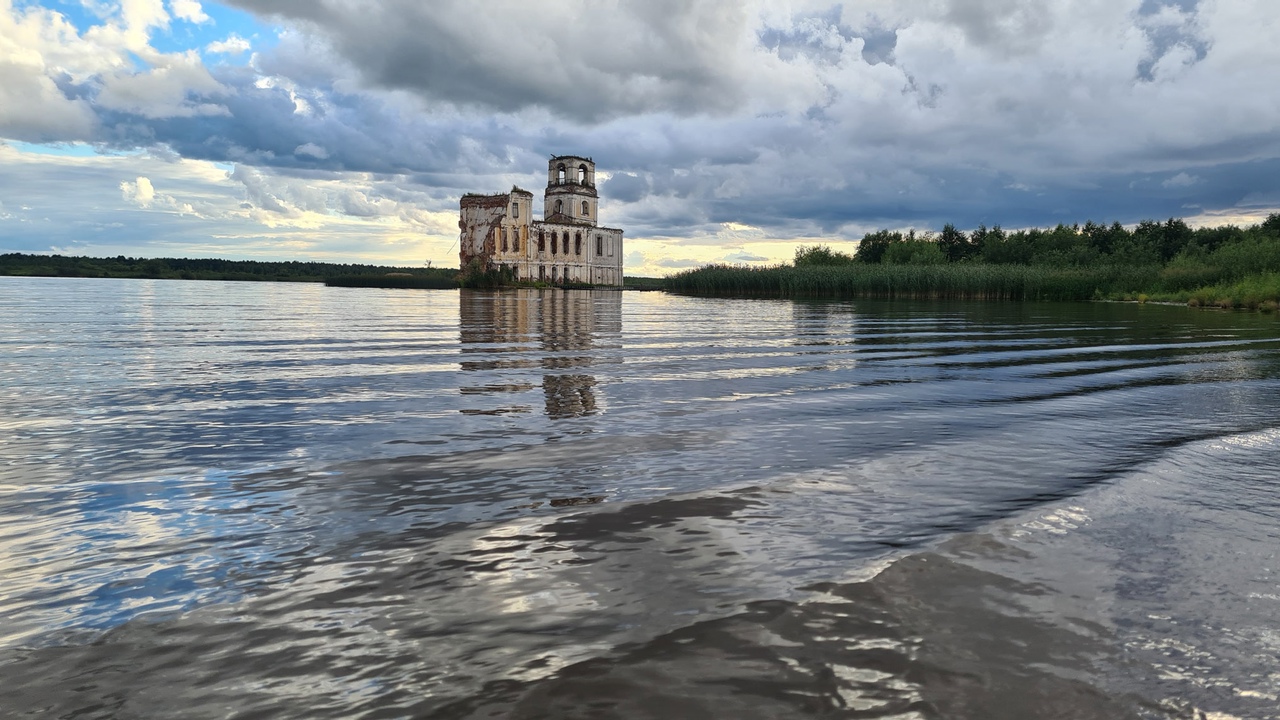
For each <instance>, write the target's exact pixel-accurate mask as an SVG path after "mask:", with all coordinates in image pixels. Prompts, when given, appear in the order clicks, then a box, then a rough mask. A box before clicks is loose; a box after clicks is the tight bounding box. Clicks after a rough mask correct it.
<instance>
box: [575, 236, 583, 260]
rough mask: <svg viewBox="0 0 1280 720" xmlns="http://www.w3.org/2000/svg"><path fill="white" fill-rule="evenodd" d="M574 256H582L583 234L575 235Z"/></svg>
mask: <svg viewBox="0 0 1280 720" xmlns="http://www.w3.org/2000/svg"><path fill="white" fill-rule="evenodd" d="M573 254H574V255H581V254H582V233H574V234H573Z"/></svg>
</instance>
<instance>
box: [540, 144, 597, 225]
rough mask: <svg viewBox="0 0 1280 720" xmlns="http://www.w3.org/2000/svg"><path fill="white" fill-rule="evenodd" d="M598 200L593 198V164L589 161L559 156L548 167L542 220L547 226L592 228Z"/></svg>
mask: <svg viewBox="0 0 1280 720" xmlns="http://www.w3.org/2000/svg"><path fill="white" fill-rule="evenodd" d="M599 204H600V196H599V195H597V194H596V164H595V163H594V162H592V161H591V158H584V157H577V156H575V155H561V156H559V157H553V158H551V161H550V162H549V163H547V191H546V193H545V194H544V195H543V209H542V217H543V218H544V219H545V220H546V221H547V222H571V223H577V224H583V225H595V224H596V218H598V217H599V215H598V214H597V209H598V206H599Z"/></svg>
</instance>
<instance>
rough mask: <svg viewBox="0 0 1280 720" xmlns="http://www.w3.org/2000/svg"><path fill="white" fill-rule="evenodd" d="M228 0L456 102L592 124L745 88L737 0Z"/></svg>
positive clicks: (708, 105)
mask: <svg viewBox="0 0 1280 720" xmlns="http://www.w3.org/2000/svg"><path fill="white" fill-rule="evenodd" d="M230 4H232V5H238V6H239V7H242V8H244V9H246V10H250V11H253V12H256V13H259V14H263V15H270V16H274V17H278V18H284V19H287V20H289V21H294V22H300V23H303V24H304V26H305V27H309V28H312V29H313V30H314V31H315V32H317V33H318V34H319V35H321V36H323V37H324V38H326V40H327V41H328V42H330V43H332V45H333V47H334V49H335V50H336V51H337V52H338V53H339V54H340V55H341V56H342V57H344V58H346V59H347V60H348V61H350V62H351V63H352V64H353V65H354V66H355V67H356V68H357V69H358V70H359V71H360V73H361V75H362V77H363V78H365V79H366V80H367V81H369V82H372V83H374V84H376V85H378V86H381V87H384V88H395V89H403V90H411V91H415V92H420V93H422V94H423V95H425V96H426V97H429V98H433V99H436V100H442V101H447V102H453V103H458V104H463V105H475V106H481V107H486V108H492V109H496V110H499V111H514V110H518V109H521V108H526V107H530V106H537V107H541V108H544V109H547V110H549V111H551V112H554V113H556V114H559V115H562V116H567V117H573V118H583V119H590V120H596V119H600V118H604V117H611V116H612V117H616V116H620V115H626V114H631V113H640V112H653V111H670V112H675V113H678V114H684V113H692V112H699V111H703V110H709V109H710V110H727V109H730V108H733V107H735V106H737V105H738V104H739V103H740V102H741V100H742V99H743V98H744V97H745V92H746V90H745V88H743V87H741V84H740V80H741V79H742V78H741V77H740V76H739V74H738V73H737V72H736V68H734V67H733V66H732V65H731V64H727V63H725V62H724V60H725V58H726V57H727V56H729V55H730V54H731V51H732V49H733V46H734V45H736V44H737V43H739V42H740V35H741V34H742V31H743V28H744V27H745V23H746V19H747V18H746V12H745V10H744V8H743V7H742V5H741V3H739V2H737V0H701V1H700V2H693V3H690V2H686V1H685V0H621V1H620V2H617V3H607V4H606V3H595V2H586V3H573V4H569V3H554V4H552V3H528V2H524V1H523V0H494V1H492V2H486V3H484V4H483V5H476V4H475V3H472V2H466V1H465V0H439V1H438V2H431V3H423V2H420V1H419V0H383V1H382V2H377V3H338V2H325V1H320V2H317V1H316V0H231V1H230Z"/></svg>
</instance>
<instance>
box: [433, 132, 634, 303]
mask: <svg viewBox="0 0 1280 720" xmlns="http://www.w3.org/2000/svg"><path fill="white" fill-rule="evenodd" d="M599 206H600V197H599V195H598V194H597V193H596V165H595V163H594V162H592V160H591V158H583V157H577V156H574V155H563V156H559V157H553V158H551V161H550V162H549V163H548V164H547V188H546V190H545V191H544V192H543V194H542V218H543V219H542V220H534V219H533V193H531V192H529V191H527V190H522V189H520V188H518V187H516V188H512V189H511V192H508V193H499V194H497V195H474V194H470V193H468V194H466V195H463V196H462V202H461V213H460V217H459V220H458V227H459V229H460V230H461V232H462V234H461V237H460V239H459V243H458V244H459V252H458V254H459V260H460V261H461V262H462V267H464V268H465V267H467V266H468V265H470V264H472V263H477V264H479V265H480V267H481V268H482V269H485V270H490V269H507V270H510V271H511V272H512V273H514V275H515V277H516V279H517V280H530V281H538V280H540V281H544V282H550V283H556V284H563V283H585V284H591V285H601V286H606V287H621V286H622V231H621V230H619V229H617V228H609V227H603V226H601V225H600V224H599V223H598V218H599V214H598V213H599Z"/></svg>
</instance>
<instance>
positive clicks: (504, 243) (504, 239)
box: [502, 228, 508, 252]
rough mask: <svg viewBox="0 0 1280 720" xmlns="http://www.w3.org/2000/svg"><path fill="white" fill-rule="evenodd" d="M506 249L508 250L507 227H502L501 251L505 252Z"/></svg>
mask: <svg viewBox="0 0 1280 720" xmlns="http://www.w3.org/2000/svg"><path fill="white" fill-rule="evenodd" d="M507 250H508V247H507V229H506V228H503V229H502V252H506V251H507Z"/></svg>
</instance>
